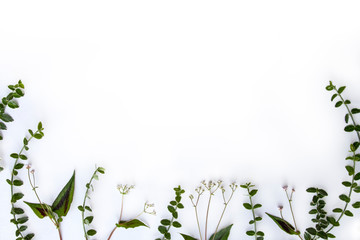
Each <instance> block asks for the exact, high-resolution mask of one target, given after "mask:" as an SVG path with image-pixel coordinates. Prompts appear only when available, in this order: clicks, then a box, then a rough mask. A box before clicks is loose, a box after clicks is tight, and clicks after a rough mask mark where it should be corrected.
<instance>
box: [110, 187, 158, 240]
mask: <svg viewBox="0 0 360 240" xmlns="http://www.w3.org/2000/svg"><path fill="white" fill-rule="evenodd" d="M134 187H135V186H134V185H127V184H125V185H123V184H120V185H118V186H117V189H118V190H119V193H120V194H121V210H120V217H119V221H118V222H117V223H115V227H114V228H113V230H112V231H111V233H110V235H109V237H108V240H110V239H111V237H112V235H113V234H114V232H115V230H116V229H117V228H125V229H128V228H137V227H148V226H147V225H146V224H145V223H143V222H142V221H140V220H139V219H137V218H138V217H140V216H141V215H142V214H143V213H147V214H152V215H155V214H156V212H155V210H154V204H150V203H147V202H145V204H144V209H143V210H142V211H141V212H140V213H139V214H138V215H137V216H136V217H134V218H131V219H130V220H123V211H124V198H125V196H126V195H128V194H129V192H130V190H131V189H133V188H134Z"/></svg>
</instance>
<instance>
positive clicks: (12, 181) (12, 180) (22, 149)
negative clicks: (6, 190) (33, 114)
mask: <svg viewBox="0 0 360 240" xmlns="http://www.w3.org/2000/svg"><path fill="white" fill-rule="evenodd" d="M32 139H33V136H31V137H30V138H29V139H27V143H29V142H30V141H31V140H32ZM26 146H27V144H24V145H23V147H22V148H21V150H20V152H19V153H18V156H17V158H16V160H15V163H14V166H13V168H12V171H11V180H10V181H11V186H10V192H11V198H12V196H13V195H14V176H15V175H14V171H16V170H15V166H16V165H17V163H18V161H19V158H20V155H21V154H22V153H23V151H24V150H25V147H26ZM11 207H12V209H14V208H15V203H14V202H13V201H12V199H11ZM11 212H12V215H13V217H14V219H15V222H16V223H15V225H16V228H17V230H18V232H19V234H20V236H21V237H22V238H24V236H23V234H22V232H21V231H20V227H19V224H18V223H17V218H16V214H15V212H14V211H11Z"/></svg>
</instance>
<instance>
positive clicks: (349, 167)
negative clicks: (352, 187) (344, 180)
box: [345, 165, 355, 176]
mask: <svg viewBox="0 0 360 240" xmlns="http://www.w3.org/2000/svg"><path fill="white" fill-rule="evenodd" d="M345 168H346V170H347V171H348V174H349V176H352V175H354V173H355V171H354V168H353V167H352V166H349V165H348V166H345Z"/></svg>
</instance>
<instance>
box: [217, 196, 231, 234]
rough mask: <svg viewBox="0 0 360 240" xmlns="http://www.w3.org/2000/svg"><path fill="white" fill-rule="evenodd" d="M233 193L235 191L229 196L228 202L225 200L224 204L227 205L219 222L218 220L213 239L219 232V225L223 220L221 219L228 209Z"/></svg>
mask: <svg viewBox="0 0 360 240" xmlns="http://www.w3.org/2000/svg"><path fill="white" fill-rule="evenodd" d="M233 195H234V192H232V193H231V195H230V197H229V200H228V201H227V202H224V205H225V206H224V209H223V211H222V213H221V216H220V219H219V222H218V224H217V226H216V229H215V233H214V236H213V238H212V240H214V239H215V236H216V234H217V232H218V229H219V226H220V222H221V220H222V218H223V216H224V213H225V211H226V208H227V206H228V204H229V202H230V200H231V198H232V196H233Z"/></svg>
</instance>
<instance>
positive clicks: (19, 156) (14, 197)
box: [6, 122, 44, 240]
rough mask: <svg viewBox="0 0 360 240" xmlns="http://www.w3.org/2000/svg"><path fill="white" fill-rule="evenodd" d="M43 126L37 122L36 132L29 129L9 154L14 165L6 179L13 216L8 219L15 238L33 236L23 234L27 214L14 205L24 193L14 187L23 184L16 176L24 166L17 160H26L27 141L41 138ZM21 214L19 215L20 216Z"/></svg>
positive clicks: (26, 238) (31, 236) (25, 228)
mask: <svg viewBox="0 0 360 240" xmlns="http://www.w3.org/2000/svg"><path fill="white" fill-rule="evenodd" d="M43 130H44V128H43V127H42V123H41V122H39V124H38V127H37V130H36V132H35V133H34V132H33V131H32V130H29V133H30V135H31V136H30V137H29V138H26V137H25V138H24V139H23V147H22V148H21V150H20V151H19V152H18V153H12V154H10V157H12V158H13V159H15V162H14V166H13V168H12V171H11V178H10V179H6V182H7V183H8V184H9V185H10V192H11V214H12V215H13V218H12V219H11V220H10V221H11V222H12V223H14V224H15V225H16V231H15V235H16V237H17V239H19V240H21V239H25V240H29V239H32V238H33V237H34V234H33V233H29V234H26V235H25V234H24V231H25V230H27V226H26V225H24V224H25V223H26V222H27V221H28V219H29V218H28V216H26V215H25V211H24V209H22V208H21V207H18V206H16V202H17V201H18V200H20V199H22V198H23V197H24V194H23V193H21V192H19V191H17V192H15V187H20V186H22V185H23V184H24V182H23V181H22V180H21V179H20V177H19V176H18V174H19V171H20V170H21V169H22V168H23V167H24V163H22V162H19V161H26V160H27V159H28V158H27V156H26V155H25V154H24V151H28V150H29V142H30V141H31V140H32V139H33V138H36V139H41V138H42V137H43V136H44V133H43ZM20 215H21V216H20Z"/></svg>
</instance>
